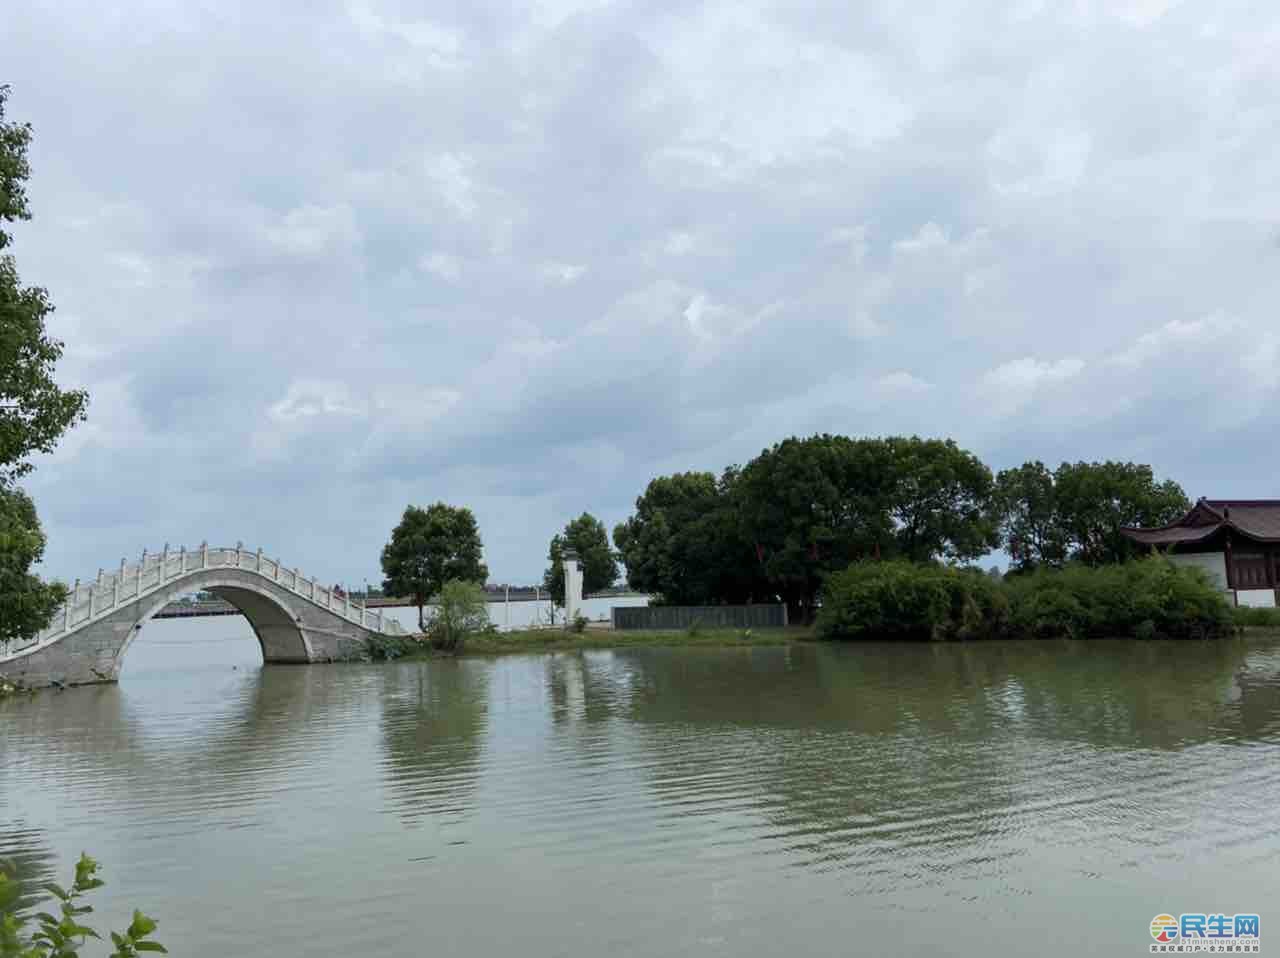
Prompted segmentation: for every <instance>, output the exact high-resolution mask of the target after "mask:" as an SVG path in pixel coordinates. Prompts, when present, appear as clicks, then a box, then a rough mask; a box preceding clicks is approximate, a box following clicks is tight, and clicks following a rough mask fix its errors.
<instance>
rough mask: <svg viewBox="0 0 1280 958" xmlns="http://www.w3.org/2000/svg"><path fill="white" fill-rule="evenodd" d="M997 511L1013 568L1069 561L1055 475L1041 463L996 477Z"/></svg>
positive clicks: (1006, 549) (1028, 463)
mask: <svg viewBox="0 0 1280 958" xmlns="http://www.w3.org/2000/svg"><path fill="white" fill-rule="evenodd" d="M996 509H997V511H998V513H999V515H1000V535H1001V540H1002V545H1003V546H1004V549H1005V551H1006V552H1007V553H1009V559H1010V561H1011V563H1012V566H1013V568H1014V569H1016V570H1018V571H1020V572H1027V571H1030V570H1032V569H1035V568H1038V567H1040V566H1060V565H1062V563H1063V562H1065V561H1066V558H1067V536H1066V532H1065V530H1064V529H1063V528H1062V523H1061V521H1060V518H1059V515H1058V506H1057V495H1056V490H1055V488H1054V484H1053V473H1052V472H1050V471H1049V468H1048V467H1047V466H1046V465H1045V464H1044V463H1043V462H1040V461H1039V460H1036V461H1034V462H1026V463H1023V464H1022V465H1021V466H1018V467H1016V468H1014V469H1004V470H1001V472H1000V474H999V475H998V476H996Z"/></svg>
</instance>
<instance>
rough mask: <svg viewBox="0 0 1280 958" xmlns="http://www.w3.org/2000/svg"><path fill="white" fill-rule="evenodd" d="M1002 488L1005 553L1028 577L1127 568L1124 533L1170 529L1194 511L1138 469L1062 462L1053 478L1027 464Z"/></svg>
mask: <svg viewBox="0 0 1280 958" xmlns="http://www.w3.org/2000/svg"><path fill="white" fill-rule="evenodd" d="M996 485H997V500H998V502H999V508H1000V511H1001V516H1002V520H1001V532H1002V535H1003V542H1004V547H1005V549H1006V551H1008V553H1009V555H1010V557H1011V558H1012V560H1013V564H1014V566H1015V568H1017V569H1019V570H1022V571H1025V570H1029V569H1033V568H1037V567H1039V566H1058V565H1061V564H1062V563H1063V562H1065V561H1067V560H1073V561H1077V562H1083V563H1085V564H1086V565H1095V566H1096V565H1103V564H1105V563H1109V562H1123V561H1125V560H1126V559H1130V558H1133V556H1134V555H1135V554H1136V547H1135V545H1134V543H1133V542H1131V541H1130V540H1129V539H1127V538H1125V537H1124V536H1123V535H1121V534H1120V530H1121V528H1123V527H1125V526H1148V527H1150V526H1161V525H1165V524H1166V523H1169V522H1173V521H1174V520H1175V519H1177V518H1179V517H1180V516H1182V515H1184V514H1185V513H1186V512H1187V510H1188V509H1190V508H1191V503H1190V501H1189V500H1188V499H1187V495H1186V493H1185V492H1183V490H1182V487H1181V486H1179V485H1178V484H1177V483H1176V482H1173V481H1172V480H1165V481H1164V482H1156V480H1155V475H1154V473H1153V472H1152V469H1151V467H1150V466H1148V465H1144V464H1142V463H1134V462H1110V461H1108V462H1075V463H1071V462H1064V463H1062V464H1061V465H1059V466H1058V468H1057V469H1056V470H1055V471H1054V472H1052V473H1050V472H1049V470H1048V468H1047V467H1046V466H1045V465H1044V463H1042V462H1028V463H1024V464H1023V465H1021V466H1019V467H1018V468H1016V469H1006V470H1004V471H1003V472H1001V473H1000V476H999V478H998V479H997V483H996Z"/></svg>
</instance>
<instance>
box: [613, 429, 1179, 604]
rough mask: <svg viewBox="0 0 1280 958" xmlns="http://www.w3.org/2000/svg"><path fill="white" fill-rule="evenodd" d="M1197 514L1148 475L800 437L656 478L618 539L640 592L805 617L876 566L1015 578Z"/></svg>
mask: <svg viewBox="0 0 1280 958" xmlns="http://www.w3.org/2000/svg"><path fill="white" fill-rule="evenodd" d="M1189 507H1190V503H1189V501H1188V499H1187V497H1186V495H1185V493H1184V492H1183V491H1182V489H1181V488H1180V487H1179V486H1178V485H1177V483H1174V482H1171V481H1168V480H1165V481H1157V480H1156V478H1155V475H1154V473H1153V471H1152V469H1151V467H1150V466H1147V465H1143V464H1139V463H1124V462H1093V463H1090V462H1077V463H1063V464H1061V465H1060V466H1059V467H1058V468H1057V469H1056V470H1053V471H1050V470H1049V469H1048V468H1047V467H1046V466H1045V465H1044V464H1043V463H1041V462H1029V463H1026V464H1024V465H1022V466H1019V467H1017V468H1015V469H1008V470H1005V471H1003V472H1001V473H999V474H998V475H995V474H993V473H992V471H991V469H990V468H989V467H987V466H986V465H985V464H984V463H983V462H981V461H980V460H979V459H978V457H977V456H975V455H974V454H973V453H971V452H968V451H967V450H965V449H962V448H961V447H959V446H958V445H956V443H955V442H953V441H951V440H944V439H922V438H920V437H917V436H911V437H903V436H889V437H872V438H856V439H855V438H850V437H848V436H833V435H818V436H811V437H808V438H790V439H785V440H783V441H782V442H780V443H778V444H776V445H775V446H772V447H771V448H769V449H766V450H764V451H763V452H761V453H760V455H759V456H757V457H756V458H754V459H752V460H751V461H750V462H748V463H747V464H746V465H745V466H741V467H738V466H730V467H729V468H727V469H725V470H724V472H723V473H721V474H720V475H719V476H716V475H714V474H712V473H709V472H689V473H677V474H676V475H672V476H659V477H657V478H655V479H654V480H653V481H652V482H650V483H649V485H648V487H647V488H646V489H645V491H644V493H643V494H642V495H641V496H640V497H639V498H638V499H637V500H636V508H635V513H634V514H633V515H632V516H631V517H630V518H629V519H627V520H626V521H625V522H622V523H620V524H619V525H618V526H617V527H616V528H615V529H614V542H615V543H616V545H617V547H618V549H619V550H620V553H621V555H622V559H623V562H624V563H625V565H626V569H627V582H628V584H629V585H630V586H631V588H633V589H635V590H636V591H639V592H646V593H648V594H650V595H653V596H654V597H655V601H657V602H663V603H668V604H672V605H712V604H720V603H741V602H749V601H756V602H772V601H782V602H785V603H786V604H787V607H788V612H789V617H790V619H791V621H793V622H799V621H809V620H810V619H811V617H812V616H813V614H814V612H815V610H816V609H817V606H818V601H819V596H820V594H821V592H822V589H823V588H824V586H825V584H826V583H827V581H828V580H829V579H830V578H831V577H832V576H834V575H836V574H838V573H841V572H843V571H844V570H845V569H846V568H848V567H849V565H850V564H851V563H857V562H861V561H865V560H869V559H884V560H900V561H906V562H911V563H916V564H921V565H927V564H930V563H937V562H943V563H948V564H951V565H962V564H965V563H971V562H974V561H976V560H978V559H980V558H981V557H983V556H985V555H987V554H988V553H990V552H991V551H992V550H994V549H1004V550H1005V551H1006V552H1007V553H1008V554H1009V555H1010V556H1011V557H1012V558H1013V564H1014V567H1015V568H1016V569H1017V570H1018V571H1020V572H1029V571H1033V570H1036V569H1042V568H1043V569H1062V568H1064V567H1065V566H1066V565H1067V564H1069V563H1073V562H1074V563H1080V564H1083V565H1086V566H1102V565H1107V564H1114V563H1122V562H1125V561H1127V560H1129V559H1131V558H1133V557H1134V555H1135V553H1134V546H1133V544H1132V543H1130V542H1129V541H1128V540H1127V539H1125V538H1124V537H1123V536H1122V535H1121V534H1120V529H1121V528H1122V527H1124V526H1131V525H1145V526H1153V525H1161V524H1164V523H1166V522H1170V521H1172V520H1173V519H1176V518H1177V517H1178V516H1180V515H1182V514H1183V513H1184V512H1185V511H1186V510H1187V509H1188V508H1189Z"/></svg>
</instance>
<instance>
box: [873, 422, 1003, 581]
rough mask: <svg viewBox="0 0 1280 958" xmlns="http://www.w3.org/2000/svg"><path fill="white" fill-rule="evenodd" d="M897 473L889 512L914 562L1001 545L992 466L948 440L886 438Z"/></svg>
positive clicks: (976, 553) (972, 555) (975, 554)
mask: <svg viewBox="0 0 1280 958" xmlns="http://www.w3.org/2000/svg"><path fill="white" fill-rule="evenodd" d="M884 441H885V443H886V444H887V445H888V449H889V458H890V461H891V462H892V468H893V470H894V472H895V474H896V477H897V482H896V483H895V486H894V490H893V494H892V496H891V506H890V510H889V511H890V515H891V516H892V517H893V520H894V524H895V526H896V528H897V531H896V533H895V536H894V538H895V539H896V540H897V543H898V549H897V552H898V554H899V555H901V556H902V557H903V558H906V559H909V560H911V561H912V562H929V561H931V560H933V559H950V560H956V559H977V558H979V557H980V556H984V555H986V554H987V553H988V552H990V551H991V550H992V549H994V548H996V547H997V546H998V545H999V544H1000V533H999V524H998V522H997V518H996V513H995V510H994V509H993V493H994V490H995V484H994V481H993V480H992V478H991V470H990V469H988V468H987V467H986V466H985V465H984V464H983V463H982V461H981V460H980V459H978V457H977V456H975V455H974V454H973V453H971V452H967V451H966V450H964V449H961V448H960V447H959V446H957V445H956V444H955V442H953V441H952V440H950V439H945V440H944V439H921V438H920V437H919V436H911V437H910V438H904V437H901V436H894V437H892V438H889V439H886V440H884Z"/></svg>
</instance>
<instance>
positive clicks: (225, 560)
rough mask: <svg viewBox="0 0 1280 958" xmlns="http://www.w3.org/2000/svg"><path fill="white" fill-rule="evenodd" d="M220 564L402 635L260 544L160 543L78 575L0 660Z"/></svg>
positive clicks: (379, 615)
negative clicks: (37, 625) (251, 547)
mask: <svg viewBox="0 0 1280 958" xmlns="http://www.w3.org/2000/svg"><path fill="white" fill-rule="evenodd" d="M219 568H221V569H228V568H229V569H239V570H242V571H245V572H251V573H254V574H256V575H259V576H262V577H263V578H264V579H267V580H269V581H271V582H272V583H274V584H275V585H277V586H279V587H280V588H282V589H285V590H286V591H288V592H291V593H293V594H294V595H297V596H300V597H301V598H303V599H305V600H307V601H308V602H312V603H315V604H316V605H319V606H321V607H322V608H324V609H326V610H328V611H329V612H331V613H333V614H334V615H337V616H341V617H342V618H344V619H346V620H347V621H349V622H354V623H356V624H357V625H359V626H361V627H363V628H366V629H369V630H371V631H374V632H381V633H384V634H387V635H403V634H405V629H404V627H403V626H401V625H400V623H399V622H397V621H396V620H395V619H392V618H389V617H386V616H384V615H383V610H382V609H380V608H378V609H368V608H366V607H365V606H364V605H362V604H359V603H354V602H352V601H351V597H350V596H349V595H346V594H345V593H343V594H341V595H340V594H338V593H336V592H335V591H334V590H333V589H328V588H325V587H324V586H322V585H320V584H319V583H317V582H316V580H315V578H314V577H312V578H307V577H306V576H304V575H303V574H302V573H301V572H300V571H299V570H298V568H297V567H296V566H295V567H293V568H292V569H291V568H288V567H286V566H285V565H284V564H283V563H282V562H281V561H280V560H279V559H272V558H271V557H269V556H267V555H265V554H263V551H262V550H261V549H257V550H256V551H253V552H249V551H247V550H245V549H243V548H241V547H240V546H236V547H235V548H213V549H211V548H209V547H208V546H207V545H202V546H201V547H200V548H199V549H191V550H188V549H186V548H185V547H184V548H180V549H178V550H177V551H176V552H175V551H170V549H169V547H168V546H165V548H164V549H162V550H160V552H157V553H154V554H151V555H148V554H147V552H146V551H145V550H144V551H143V553H142V556H141V557H140V558H139V560H138V561H137V562H135V563H132V564H131V563H129V562H128V561H127V560H125V559H121V560H120V566H119V568H118V569H115V570H113V571H112V572H109V573H108V572H106V571H105V570H102V569H99V570H98V577H97V578H96V579H94V580H93V581H91V582H89V583H87V584H81V582H80V580H79V579H77V580H76V582H75V585H74V586H73V587H72V588H71V589H70V590H69V591H68V594H67V601H66V602H65V603H64V604H63V605H62V607H61V608H60V609H58V611H57V612H55V613H54V616H53V621H52V622H51V623H50V624H49V627H48V628H46V629H44V630H43V631H41V632H40V633H39V634H37V635H36V636H34V637H33V638H32V639H30V640H28V641H26V642H23V643H17V642H13V643H8V644H6V643H0V660H3V659H5V658H9V657H11V656H14V655H17V654H19V653H23V652H29V651H33V649H34V648H35V647H39V646H42V645H47V644H48V643H50V642H52V641H54V640H56V639H58V638H61V637H62V636H64V635H66V634H67V633H68V632H73V631H75V630H76V629H78V628H80V627H82V626H83V625H85V624H86V623H87V622H89V621H91V620H94V619H99V618H102V617H104V616H107V615H109V614H111V613H112V612H114V611H115V610H116V609H118V608H119V607H120V606H122V605H125V604H127V603H129V602H134V601H136V600H137V599H139V598H142V597H143V596H146V595H147V594H148V593H151V592H155V591H157V590H159V589H160V588H161V587H162V586H164V585H166V584H168V583H169V582H171V581H172V580H174V579H176V578H179V577H180V576H184V575H187V574H189V573H193V572H200V571H202V570H205V569H219Z"/></svg>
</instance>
